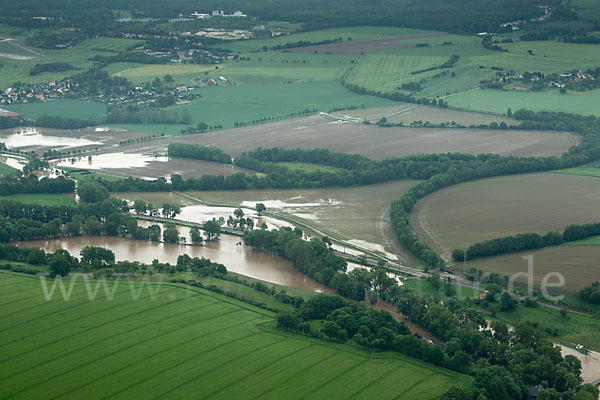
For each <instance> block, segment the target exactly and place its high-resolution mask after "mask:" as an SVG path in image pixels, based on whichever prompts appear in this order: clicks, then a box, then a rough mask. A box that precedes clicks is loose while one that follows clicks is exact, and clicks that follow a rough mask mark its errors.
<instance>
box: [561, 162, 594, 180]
mask: <svg viewBox="0 0 600 400" xmlns="http://www.w3.org/2000/svg"><path fill="white" fill-rule="evenodd" d="M556 172H559V173H561V174H571V175H583V176H596V177H600V161H592V162H590V163H587V164H583V165H579V166H577V167H573V168H566V169H561V170H560V171H556Z"/></svg>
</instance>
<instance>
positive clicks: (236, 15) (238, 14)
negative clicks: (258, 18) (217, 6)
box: [191, 10, 247, 19]
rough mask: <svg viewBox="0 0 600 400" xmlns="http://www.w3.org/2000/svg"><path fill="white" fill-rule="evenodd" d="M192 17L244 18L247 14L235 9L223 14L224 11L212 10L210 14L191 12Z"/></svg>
mask: <svg viewBox="0 0 600 400" xmlns="http://www.w3.org/2000/svg"><path fill="white" fill-rule="evenodd" d="M191 16H192V17H194V18H196V19H209V18H211V17H233V18H246V17H247V15H246V14H244V13H243V12H241V11H236V12H234V13H233V14H225V11H222V10H221V11H219V10H214V11H213V12H212V13H211V14H204V13H199V12H198V11H194V12H193V13H192V14H191Z"/></svg>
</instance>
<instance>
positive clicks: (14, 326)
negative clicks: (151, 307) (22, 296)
mask: <svg viewBox="0 0 600 400" xmlns="http://www.w3.org/2000/svg"><path fill="white" fill-rule="evenodd" d="M80 294H88V293H87V292H81V293H80ZM76 296H79V294H78V295H76ZM151 296H152V295H151V294H148V295H146V296H144V297H140V298H139V299H146V298H148V297H151ZM72 297H73V296H72ZM59 301H60V300H57V302H59ZM84 304H86V302H82V303H77V304H75V305H74V306H72V307H67V308H63V309H61V310H59V311H55V312H53V313H50V314H45V315H42V316H40V317H38V318H34V319H29V320H27V321H24V322H21V323H18V324H16V325H12V326H10V327H6V328H4V329H2V330H0V333H1V332H5V331H7V330H9V329H13V328H16V327H18V326H22V325H24V324H27V323H30V322H33V321H37V320H39V319H43V318H46V317H48V316H51V315H54V314H56V313H59V312H64V311H65V310H72V309H73V308H77V307H79V306H82V305H84ZM111 304H116V305H115V306H114V307H110V308H108V309H103V310H102V311H99V312H104V311H106V310H112V309H113V308H116V307H120V306H122V305H123V304H122V303H111ZM39 307H40V305H35V306H32V307H28V308H26V309H24V310H19V311H16V312H14V313H11V314H7V315H3V317H9V316H11V315H13V314H19V313H21V312H23V311H26V310H30V309H32V308H39ZM87 315H89V314H86V315H84V316H82V317H79V318H76V319H73V320H70V321H63V323H62V324H60V325H63V324H65V323H66V322H68V323H71V322H74V321H78V320H80V319H81V318H84V317H86V316H87ZM60 325H56V326H53V327H51V328H49V329H53V328H56V327H58V326H60Z"/></svg>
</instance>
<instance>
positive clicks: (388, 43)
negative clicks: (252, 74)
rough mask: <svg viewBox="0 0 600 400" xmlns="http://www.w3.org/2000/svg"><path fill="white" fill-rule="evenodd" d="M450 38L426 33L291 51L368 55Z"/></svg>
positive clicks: (323, 45)
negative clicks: (433, 38) (423, 41)
mask: <svg viewBox="0 0 600 400" xmlns="http://www.w3.org/2000/svg"><path fill="white" fill-rule="evenodd" d="M438 36H448V34H447V33H425V34H417V35H402V36H390V37H384V38H377V39H367V40H357V41H352V42H341V43H330V44H321V45H317V46H307V47H297V48H294V49H290V51H293V52H294V53H315V52H316V53H319V54H323V53H332V54H368V53H373V52H376V51H381V50H392V49H400V48H404V47H415V43H411V42H404V41H407V40H413V39H426V38H431V37H438Z"/></svg>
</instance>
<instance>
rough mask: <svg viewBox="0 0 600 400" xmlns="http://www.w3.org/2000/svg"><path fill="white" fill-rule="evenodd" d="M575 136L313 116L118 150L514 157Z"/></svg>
mask: <svg viewBox="0 0 600 400" xmlns="http://www.w3.org/2000/svg"><path fill="white" fill-rule="evenodd" d="M579 140H580V137H579V135H576V134H571V133H566V132H552V131H519V130H490V129H444V128H379V127H376V126H367V125H364V124H358V123H349V122H341V121H339V120H336V119H333V118H331V117H327V116H322V115H314V116H310V117H306V118H296V119H290V120H284V121H277V122H272V123H268V124H263V125H259V126H250V127H244V128H238V129H232V130H225V131H215V132H206V133H203V134H197V135H185V136H178V137H172V138H167V139H161V140H156V141H151V142H145V143H143V144H135V145H132V146H127V147H124V148H122V149H119V150H118V151H123V152H126V153H128V154H132V153H139V152H143V153H153V152H159V153H164V152H165V149H166V148H167V145H168V143H170V142H180V143H189V144H200V145H205V146H216V147H219V148H221V149H222V150H224V151H225V152H226V153H228V154H231V155H232V156H237V155H239V154H240V153H242V152H244V151H249V150H254V149H255V148H257V147H285V148H292V149H293V148H298V147H299V148H305V149H314V148H326V149H329V150H331V151H335V152H342V153H353V154H362V155H365V156H367V157H370V158H373V159H378V160H380V159H384V158H386V157H401V156H406V155H411V154H422V153H444V152H462V153H471V154H480V153H497V154H503V155H518V156H534V155H535V156H548V155H558V154H562V153H563V152H565V151H566V150H568V148H569V147H571V146H572V145H575V144H577V143H579Z"/></svg>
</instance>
